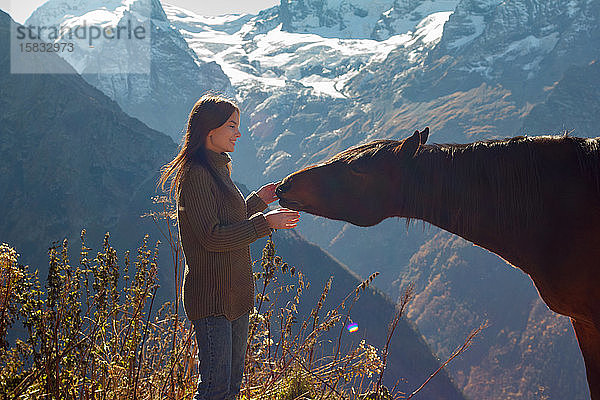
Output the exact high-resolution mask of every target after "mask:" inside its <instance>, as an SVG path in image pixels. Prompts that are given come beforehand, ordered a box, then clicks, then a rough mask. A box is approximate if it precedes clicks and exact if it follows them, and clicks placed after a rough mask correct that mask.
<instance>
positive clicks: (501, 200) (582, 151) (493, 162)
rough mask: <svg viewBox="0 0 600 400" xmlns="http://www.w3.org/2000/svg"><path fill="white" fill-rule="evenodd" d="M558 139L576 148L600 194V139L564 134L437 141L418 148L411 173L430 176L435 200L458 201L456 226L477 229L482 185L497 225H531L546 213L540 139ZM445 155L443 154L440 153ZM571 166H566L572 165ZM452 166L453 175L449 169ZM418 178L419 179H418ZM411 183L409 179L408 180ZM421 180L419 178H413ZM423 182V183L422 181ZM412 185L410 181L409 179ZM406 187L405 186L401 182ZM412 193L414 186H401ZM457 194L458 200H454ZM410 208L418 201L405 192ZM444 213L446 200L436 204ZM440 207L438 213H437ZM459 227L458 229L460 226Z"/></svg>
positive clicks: (506, 227)
mask: <svg viewBox="0 0 600 400" xmlns="http://www.w3.org/2000/svg"><path fill="white" fill-rule="evenodd" d="M547 142H554V143H560V144H561V145H563V146H565V150H566V149H567V147H569V146H570V147H573V148H574V149H575V151H576V154H577V158H578V162H579V169H580V172H581V173H582V174H584V175H585V176H586V177H587V179H588V180H589V182H590V183H591V184H594V185H595V186H596V193H597V195H599V196H600V143H599V141H598V140H597V139H585V138H577V137H570V136H568V135H564V136H538V137H527V136H519V137H514V138H509V139H501V140H487V141H479V142H474V143H469V144H434V145H423V146H421V147H420V148H419V151H418V155H417V157H418V159H419V162H418V163H415V166H416V168H423V169H424V170H423V171H415V174H414V175H413V177H418V176H419V175H420V174H422V176H427V177H431V179H432V182H427V183H426V184H429V185H431V188H432V189H433V190H434V197H433V198H435V199H439V201H440V202H443V201H445V200H446V201H449V200H451V201H452V202H453V204H455V205H458V215H455V216H454V217H455V218H456V222H457V224H461V225H463V226H461V227H462V228H463V229H474V228H476V227H475V226H474V224H476V223H477V222H476V221H475V219H474V216H476V215H478V211H479V209H480V208H481V207H483V206H484V204H481V203H480V201H481V196H478V195H477V192H478V189H482V188H486V190H489V191H490V193H489V196H490V197H489V198H490V199H492V201H494V204H496V205H497V207H496V217H497V220H498V222H499V223H500V225H499V228H500V229H503V230H504V231H508V232H510V231H511V230H515V229H527V228H528V227H530V226H531V225H532V224H535V223H536V221H538V220H539V218H540V217H541V215H543V208H544V199H543V198H542V193H541V190H540V189H541V187H540V183H541V176H542V175H541V173H542V172H543V171H542V170H541V168H543V166H542V163H541V154H542V153H541V152H542V150H541V146H540V144H542V143H547ZM440 154H442V157H440V156H439V155H440ZM568 167H569V166H565V168H568ZM450 169H452V170H453V173H448V171H449V170H450ZM417 179H418V178H417ZM410 181H412V179H408V180H407V183H409V182H410ZM412 183H413V184H417V182H414V181H413V182H412ZM420 184H422V182H421V183H420ZM409 185H410V183H409ZM403 186H404V185H403ZM405 189H406V190H407V191H410V190H411V189H410V188H404V187H403V190H405ZM413 193H415V192H413ZM451 196H453V197H454V198H452V199H450V197H451ZM406 199H407V201H410V202H413V204H408V207H409V208H408V209H418V207H422V204H421V205H420V204H419V203H420V199H418V198H415V197H414V196H406ZM433 208H434V210H421V211H427V213H426V214H424V215H427V214H429V215H431V213H432V212H441V210H443V209H444V207H443V204H441V205H439V206H434V207H433ZM438 210H439V211H438ZM461 227H459V228H461Z"/></svg>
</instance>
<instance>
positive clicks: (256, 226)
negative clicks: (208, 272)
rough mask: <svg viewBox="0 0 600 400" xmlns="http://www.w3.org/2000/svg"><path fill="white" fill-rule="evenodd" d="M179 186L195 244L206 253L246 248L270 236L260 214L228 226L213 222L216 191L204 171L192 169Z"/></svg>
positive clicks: (216, 206) (263, 217)
mask: <svg viewBox="0 0 600 400" xmlns="http://www.w3.org/2000/svg"><path fill="white" fill-rule="evenodd" d="M187 175H188V176H187V177H186V178H185V179H184V181H183V182H182V185H181V195H182V196H183V199H184V204H185V211H184V212H185V213H186V214H187V217H188V219H189V223H190V226H191V229H192V231H193V232H194V235H195V236H196V238H197V240H198V242H200V244H201V245H202V246H204V248H206V249H207V250H208V251H212V252H225V251H231V250H235V249H239V248H243V247H245V246H248V245H249V244H250V243H252V242H254V241H255V240H257V239H258V238H260V237H263V236H266V235H268V234H269V233H271V229H270V228H269V224H268V223H267V220H266V219H265V216H264V215H263V214H262V213H255V214H253V215H252V216H251V217H250V218H248V219H245V220H243V221H240V222H236V223H232V224H227V225H225V224H221V223H220V221H219V220H218V218H217V208H218V207H219V205H218V204H217V200H216V197H215V190H217V188H216V186H215V184H214V182H213V181H212V177H211V176H210V175H209V173H208V171H206V170H204V169H202V168H194V169H190V170H189V171H188V174H187Z"/></svg>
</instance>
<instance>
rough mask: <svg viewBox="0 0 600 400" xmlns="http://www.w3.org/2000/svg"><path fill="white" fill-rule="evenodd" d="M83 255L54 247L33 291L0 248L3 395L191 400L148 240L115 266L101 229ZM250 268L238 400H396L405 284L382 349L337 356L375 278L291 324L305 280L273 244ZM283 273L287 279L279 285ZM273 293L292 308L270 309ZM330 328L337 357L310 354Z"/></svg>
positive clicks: (172, 313)
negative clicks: (391, 363) (250, 305)
mask: <svg viewBox="0 0 600 400" xmlns="http://www.w3.org/2000/svg"><path fill="white" fill-rule="evenodd" d="M156 204H158V205H159V207H161V210H160V212H152V213H149V214H148V216H149V217H152V218H154V220H155V221H156V222H157V224H158V226H159V228H160V229H161V232H162V234H163V236H164V238H165V240H166V241H167V243H168V244H169V246H170V249H171V255H172V260H173V266H174V267H173V273H174V286H175V287H174V290H175V296H176V299H177V298H179V297H180V291H181V283H182V271H183V253H182V250H181V246H180V243H179V240H178V238H177V237H176V234H175V233H174V232H176V230H174V229H173V226H174V224H173V222H174V219H173V218H174V210H173V207H172V206H171V205H170V204H169V203H168V202H167V201H166V199H164V198H157V199H156ZM90 251H91V249H90V248H88V247H87V246H86V243H85V230H84V231H82V233H81V249H80V251H79V254H78V260H77V262H76V263H71V262H70V260H69V254H68V242H67V240H66V239H65V240H64V241H62V242H57V243H54V244H53V245H52V246H51V248H50V249H49V252H48V255H49V261H50V270H49V274H48V279H47V281H46V282H45V284H44V286H43V287H42V283H41V282H40V280H39V278H38V275H37V271H36V272H32V271H31V270H30V269H29V268H28V267H26V266H22V265H19V264H18V255H17V254H16V252H15V251H14V250H13V249H12V248H10V247H9V246H8V245H6V244H3V245H2V246H0V367H1V371H0V396H1V397H0V398H2V399H46V398H57V399H58V398H60V399H63V398H64V399H140V400H142V399H157V398H161V399H191V398H192V396H193V394H194V392H195V388H196V382H197V374H198V372H197V360H196V343H195V338H194V335H193V330H192V328H191V324H190V323H189V321H187V320H186V319H185V318H184V316H183V315H181V314H182V313H181V312H180V310H179V302H178V301H176V300H175V301H173V302H172V303H166V304H163V305H162V306H161V307H157V305H156V304H154V299H155V295H156V290H157V288H158V284H157V275H156V273H157V267H158V266H157V260H158V243H157V244H156V245H155V246H149V243H148V237H147V236H146V237H145V238H144V239H143V241H142V243H141V245H140V247H139V248H138V250H137V253H136V254H135V255H134V256H131V255H130V253H129V252H126V253H124V256H123V257H122V258H119V257H117V251H116V250H115V249H114V248H113V247H112V246H111V245H110V241H109V234H108V233H107V234H106V235H105V238H104V242H103V244H102V249H101V251H98V252H97V253H96V254H95V255H94V256H92V255H91V254H90ZM256 262H257V263H260V266H261V268H260V272H258V273H256V274H255V282H256V293H257V301H256V308H255V310H254V312H253V313H252V314H251V316H250V329H249V338H248V351H247V354H246V367H245V374H244V383H243V387H242V391H241V393H240V399H247V400H250V399H277V400H293V399H351V400H354V399H356V400H358V399H398V398H405V395H404V394H402V393H399V392H397V391H395V390H394V389H392V390H391V393H390V391H389V390H388V389H387V388H385V387H384V386H383V385H382V383H381V382H382V379H381V378H382V376H383V373H384V371H385V367H386V363H387V354H388V346H389V343H390V339H391V337H392V335H393V333H394V330H395V328H396V325H397V323H398V321H399V320H400V318H401V317H402V315H403V312H404V309H405V306H406V304H407V303H408V302H409V301H410V299H411V298H412V294H413V292H412V287H411V288H409V289H408V290H407V291H406V294H405V296H404V297H403V299H402V302H401V304H400V305H399V307H398V308H397V313H396V315H394V316H392V322H391V324H390V327H389V330H388V337H387V344H386V346H385V348H384V349H383V350H381V351H380V350H378V349H376V348H375V347H373V346H371V345H369V344H367V343H365V342H364V341H362V342H360V343H359V344H358V345H357V346H355V347H354V348H351V349H350V350H349V351H346V352H344V351H342V346H341V338H342V332H343V330H344V329H345V326H346V324H347V323H348V322H349V320H350V312H351V310H352V306H353V305H354V304H355V303H356V302H357V301H358V300H359V298H360V295H361V293H362V292H363V291H364V290H365V289H366V288H367V287H368V286H369V284H370V283H371V282H372V281H373V279H374V278H375V277H376V276H377V273H375V274H373V275H371V276H370V277H369V278H368V279H366V280H365V281H363V282H361V283H360V284H359V285H358V286H357V287H356V289H355V290H353V291H351V292H350V293H348V295H347V296H346V297H345V298H344V300H343V301H342V302H341V303H340V304H339V305H337V307H334V308H331V309H328V310H326V309H324V306H325V300H326V298H327V295H328V293H329V290H330V289H331V285H332V280H331V279H330V280H329V281H328V282H327V284H326V285H325V287H324V288H323V291H322V293H321V296H320V298H319V300H318V301H317V303H316V304H315V305H314V307H313V308H312V311H311V313H310V315H309V316H308V317H307V318H306V319H304V320H303V321H302V322H301V323H298V322H297V317H298V307H299V304H300V302H301V300H302V294H303V291H304V289H305V288H306V286H307V284H308V282H305V281H304V275H303V274H302V273H300V272H297V271H296V270H295V268H294V267H291V266H289V265H288V264H287V263H285V262H284V261H283V260H282V259H281V257H280V256H278V255H277V254H276V249H275V245H274V243H273V241H272V240H271V239H269V240H268V241H267V244H266V246H265V248H264V249H263V253H262V257H261V258H260V259H259V260H257V261H256ZM284 276H289V277H292V278H293V279H294V283H293V284H287V285H281V284H279V282H280V281H283V279H281V278H283V277H284ZM280 297H281V298H286V299H289V301H287V302H286V303H285V306H284V307H278V309H276V307H275V304H278V302H277V300H278V299H279V298H280ZM16 322H20V323H22V324H23V326H24V327H25V330H26V335H25V337H21V338H20V339H17V340H16V342H15V343H13V344H10V343H9V342H8V341H7V334H8V331H9V329H11V327H12V326H13V325H14V324H15V323H16ZM332 329H339V330H340V331H339V335H338V341H337V344H336V347H335V351H334V352H333V353H332V354H319V355H317V351H316V346H317V344H318V343H319V341H320V340H321V338H322V336H323V334H324V333H326V332H328V331H330V330H332ZM473 336H474V335H473ZM470 340H472V337H470V338H469V339H468V341H467V342H466V345H465V346H464V348H462V349H459V351H458V353H456V354H455V355H453V358H454V357H456V356H458V355H459V354H460V353H462V351H464V350H465V349H466V347H468V343H470ZM437 372H439V371H436V372H435V373H437ZM435 373H434V375H435ZM428 381H429V380H428ZM426 383H427V382H426ZM418 390H420V389H418ZM417 392H418V391H417ZM417 392H415V393H413V394H412V395H411V397H412V396H413V395H415V394H416V393H417Z"/></svg>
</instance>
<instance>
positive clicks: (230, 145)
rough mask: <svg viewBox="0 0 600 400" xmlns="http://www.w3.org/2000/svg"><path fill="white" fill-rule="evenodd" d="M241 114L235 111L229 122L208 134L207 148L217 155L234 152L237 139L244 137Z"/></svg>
mask: <svg viewBox="0 0 600 400" xmlns="http://www.w3.org/2000/svg"><path fill="white" fill-rule="evenodd" d="M239 126H240V114H239V113H238V112H237V111H234V112H233V113H232V114H231V116H230V117H229V119H228V120H227V122H225V123H224V124H223V125H221V126H220V127H218V128H216V129H213V130H212V131H210V132H208V136H207V137H206V148H207V149H208V150H212V151H214V152H215V153H223V152H228V153H230V152H232V151H233V150H234V149H235V142H236V140H237V138H239V137H240V136H242V134H241V133H240V130H239Z"/></svg>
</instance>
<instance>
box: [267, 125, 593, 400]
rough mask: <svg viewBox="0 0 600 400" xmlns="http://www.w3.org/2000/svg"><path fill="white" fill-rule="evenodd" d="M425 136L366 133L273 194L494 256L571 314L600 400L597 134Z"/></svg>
mask: <svg viewBox="0 0 600 400" xmlns="http://www.w3.org/2000/svg"><path fill="white" fill-rule="evenodd" d="M428 136H429V128H426V129H424V130H423V131H418V130H417V131H415V132H414V133H413V134H412V136H410V137H408V138H406V139H404V140H400V141H398V140H376V141H373V142H370V143H367V144H364V145H359V146H356V147H351V148H349V149H347V150H345V151H343V152H341V153H339V154H337V155H335V156H334V157H332V158H331V159H329V160H328V161H326V162H324V163H321V164H317V165H314V166H311V167H308V168H305V169H302V170H300V171H297V172H294V173H292V174H290V175H289V176H287V177H286V178H285V179H283V180H282V181H281V183H280V184H279V186H278V187H277V189H276V194H277V196H278V197H279V202H280V204H281V205H282V206H283V207H287V208H290V209H294V210H298V211H305V212H308V213H311V214H315V215H319V216H323V217H326V218H330V219H336V220H342V221H347V222H349V223H352V224H354V225H358V226H372V225H376V224H377V223H379V222H380V221H382V220H383V219H385V218H388V217H404V218H407V221H409V222H410V221H411V220H413V219H418V220H422V221H425V222H427V223H430V224H432V225H435V226H437V227H439V228H441V229H444V230H446V231H449V232H451V233H454V234H456V235H458V236H460V237H462V238H464V239H466V240H468V241H470V242H472V243H474V244H475V245H477V246H480V247H483V248H485V249H487V250H489V251H491V252H493V253H495V254H497V255H498V256H500V257H501V258H503V259H504V260H505V261H507V262H508V263H510V264H512V265H513V266H515V267H517V268H519V269H521V270H522V271H524V272H525V273H526V274H528V275H529V276H530V277H531V279H532V280H533V282H534V284H535V286H536V288H537V290H538V293H539V294H540V296H541V298H542V299H543V300H544V302H545V303H546V304H547V305H548V307H549V308H550V309H551V310H553V311H555V312H557V313H559V314H562V315H566V316H568V317H570V318H571V322H572V325H573V328H574V330H575V334H576V337H577V341H578V343H579V347H580V349H581V352H582V354H583V358H584V362H585V367H586V375H587V380H588V385H589V388H590V393H591V397H592V400H600V138H595V139H586V138H578V137H572V136H569V135H568V134H565V135H563V136H537V137H528V136H519V137H513V138H508V139H502V140H487V141H477V142H474V143H469V144H433V145H429V144H426V142H427V138H428Z"/></svg>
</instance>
